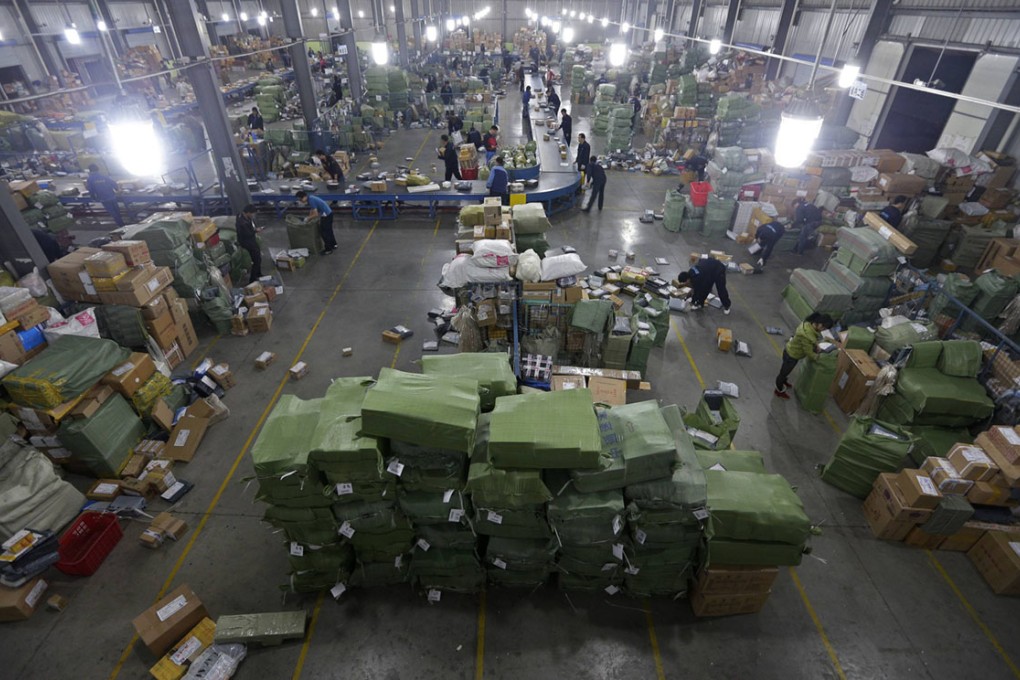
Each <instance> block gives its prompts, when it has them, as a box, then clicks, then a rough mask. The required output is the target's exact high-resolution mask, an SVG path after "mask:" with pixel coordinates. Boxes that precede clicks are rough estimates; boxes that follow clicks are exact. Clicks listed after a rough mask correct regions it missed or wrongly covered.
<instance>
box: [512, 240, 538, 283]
mask: <svg viewBox="0 0 1020 680" xmlns="http://www.w3.org/2000/svg"><path fill="white" fill-rule="evenodd" d="M517 280H518V281H524V282H525V283H538V282H539V281H541V280H542V258H540V257H539V256H538V253H536V252H535V251H534V250H531V249H530V248H529V249H528V250H525V251H524V252H523V253H521V255H520V257H518V259H517Z"/></svg>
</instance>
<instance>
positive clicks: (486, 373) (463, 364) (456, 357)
mask: <svg viewBox="0 0 1020 680" xmlns="http://www.w3.org/2000/svg"><path fill="white" fill-rule="evenodd" d="M421 370H422V373H424V374H425V375H446V376H452V377H457V378H467V379H470V380H476V381H477V382H478V396H479V398H480V399H481V408H482V411H491V410H492V408H493V407H494V406H495V405H496V399H497V398H498V397H505V396H508V395H511V394H517V377H516V376H515V375H514V371H513V368H512V367H511V366H510V361H509V360H508V359H507V356H506V355H505V354H502V353H500V354H495V353H480V352H463V353H460V354H449V355H439V356H425V357H422V358H421Z"/></svg>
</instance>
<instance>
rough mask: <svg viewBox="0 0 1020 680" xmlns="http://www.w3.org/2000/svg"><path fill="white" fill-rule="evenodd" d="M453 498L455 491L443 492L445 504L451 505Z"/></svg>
mask: <svg viewBox="0 0 1020 680" xmlns="http://www.w3.org/2000/svg"><path fill="white" fill-rule="evenodd" d="M451 498H453V489H447V490H446V491H444V492H443V502H444V503H449V502H450V499H451Z"/></svg>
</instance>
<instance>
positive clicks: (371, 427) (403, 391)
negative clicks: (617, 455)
mask: <svg viewBox="0 0 1020 680" xmlns="http://www.w3.org/2000/svg"><path fill="white" fill-rule="evenodd" d="M512 398H513V397H503V399H512ZM499 401H501V400H497V405H498V403H499ZM479 406H480V398H479V396H478V382H477V381H475V380H464V379H460V378H447V377H445V376H435V375H416V374H412V373H404V372H402V371H397V370H394V369H391V368H383V369H382V370H381V371H380V372H379V380H378V382H377V383H376V384H375V386H374V387H372V389H371V390H369V392H368V395H367V396H366V397H365V401H364V403H363V404H362V410H361V417H362V427H363V430H364V432H365V434H369V435H374V436H378V437H390V438H392V439H397V440H400V441H402V442H407V443H411V444H418V445H420V446H425V447H435V448H440V449H448V450H450V451H460V452H464V453H467V452H469V451H471V449H472V446H473V444H474V438H475V428H476V425H477V421H478V413H479ZM592 417H593V418H594V416H592Z"/></svg>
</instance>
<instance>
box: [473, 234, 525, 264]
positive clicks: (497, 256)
mask: <svg viewBox="0 0 1020 680" xmlns="http://www.w3.org/2000/svg"><path fill="white" fill-rule="evenodd" d="M473 248H474V254H473V255H472V256H471V262H472V263H474V264H476V265H478V266H479V267H509V266H510V265H512V264H514V263H516V262H517V253H515V252H514V247H513V246H512V245H510V241H507V240H506V239H487V238H483V239H479V240H478V241H475V243H474V246H473Z"/></svg>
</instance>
